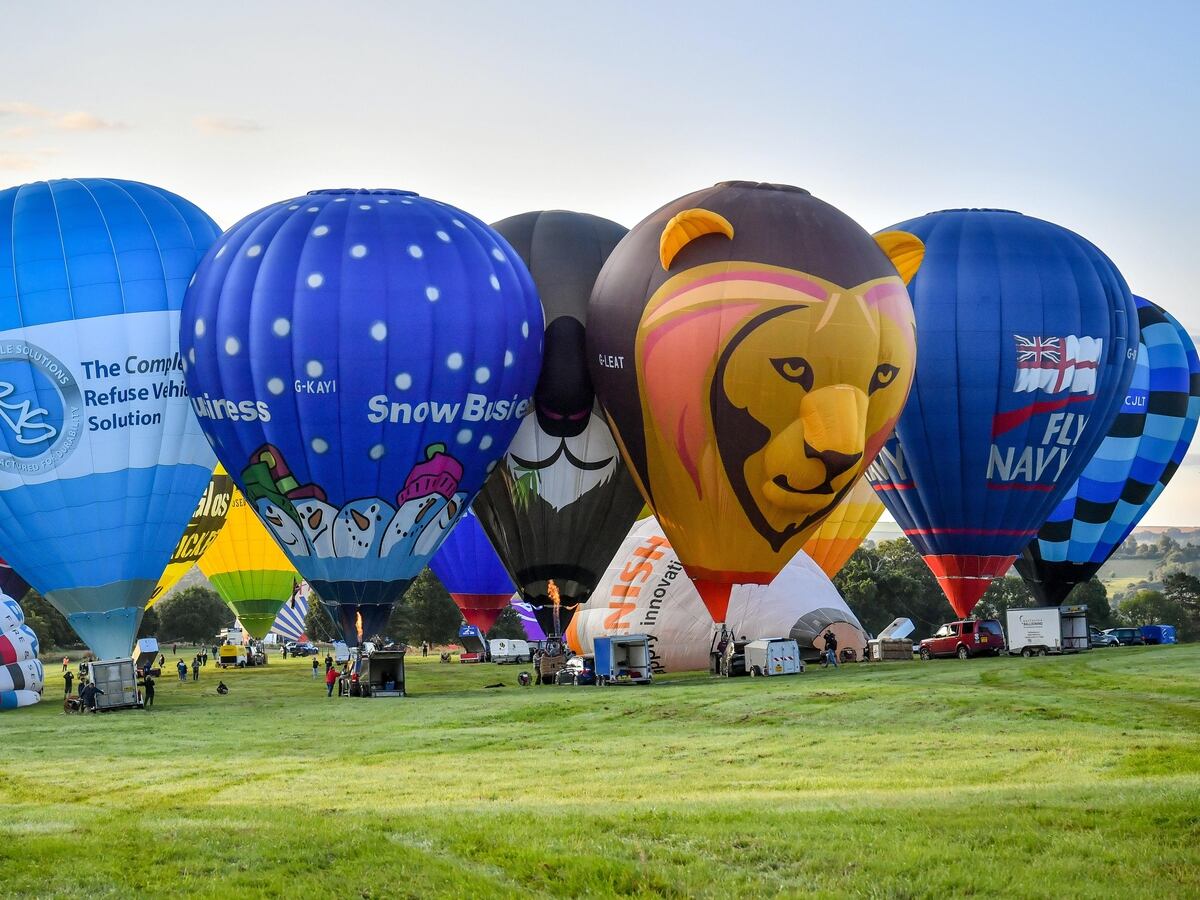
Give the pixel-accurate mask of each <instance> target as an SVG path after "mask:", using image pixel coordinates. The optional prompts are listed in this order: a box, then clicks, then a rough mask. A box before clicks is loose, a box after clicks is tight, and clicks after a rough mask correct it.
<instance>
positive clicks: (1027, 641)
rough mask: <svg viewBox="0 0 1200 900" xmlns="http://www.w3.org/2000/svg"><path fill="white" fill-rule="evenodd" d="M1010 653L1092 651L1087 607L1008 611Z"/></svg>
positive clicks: (1035, 653) (1051, 607)
mask: <svg viewBox="0 0 1200 900" xmlns="http://www.w3.org/2000/svg"><path fill="white" fill-rule="evenodd" d="M1007 625H1008V627H1007V629H1006V630H1007V631H1008V637H1007V643H1008V652H1009V654H1010V655H1013V656H1015V655H1016V654H1018V653H1020V654H1021V655H1022V656H1045V655H1046V654H1047V653H1078V652H1079V651H1081V650H1088V649H1090V648H1091V646H1092V644H1091V641H1090V640H1089V639H1088V623H1087V607H1086V606H1040V607H1030V608H1016V609H1010V610H1009V611H1008V621H1007Z"/></svg>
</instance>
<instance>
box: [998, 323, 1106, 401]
mask: <svg viewBox="0 0 1200 900" xmlns="http://www.w3.org/2000/svg"><path fill="white" fill-rule="evenodd" d="M1013 341H1014V343H1015V344H1016V351H1017V380H1016V384H1014V385H1013V390H1014V391H1016V392H1017V393H1024V392H1032V391H1043V392H1045V393H1048V394H1058V393H1061V392H1063V391H1068V392H1070V393H1072V394H1086V395H1091V394H1094V393H1095V392H1096V369H1097V367H1098V366H1099V361H1100V355H1101V352H1102V350H1103V348H1104V341H1103V340H1102V339H1101V338H1093V337H1080V336H1078V335H1074V334H1068V335H1066V336H1065V337H1064V336H1062V335H1056V336H1054V337H1027V336H1025V335H1023V334H1014V335H1013Z"/></svg>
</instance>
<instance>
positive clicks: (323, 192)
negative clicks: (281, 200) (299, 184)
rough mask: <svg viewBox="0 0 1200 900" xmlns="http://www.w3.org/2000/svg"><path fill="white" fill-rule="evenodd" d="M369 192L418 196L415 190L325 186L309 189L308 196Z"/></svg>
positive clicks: (344, 195)
mask: <svg viewBox="0 0 1200 900" xmlns="http://www.w3.org/2000/svg"><path fill="white" fill-rule="evenodd" d="M363 194H370V195H372V196H376V197H420V196H421V195H420V194H418V193H417V192H416V191H396V190H392V189H390V188H326V189H325V190H321V191H309V192H308V196H310V197H358V196H361V195H363Z"/></svg>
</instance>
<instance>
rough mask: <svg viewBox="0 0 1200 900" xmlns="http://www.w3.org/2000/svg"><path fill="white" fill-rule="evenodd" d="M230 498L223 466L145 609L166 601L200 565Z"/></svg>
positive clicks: (230, 494) (231, 491)
mask: <svg viewBox="0 0 1200 900" xmlns="http://www.w3.org/2000/svg"><path fill="white" fill-rule="evenodd" d="M232 497H233V479H232V478H230V477H229V473H228V472H226V471H225V468H224V467H223V466H217V468H216V470H215V471H214V472H213V474H212V480H211V481H209V483H208V487H207V488H205V489H204V493H203V494H201V495H200V502H199V503H197V504H196V509H195V511H194V512H193V513H192V518H191V521H189V522H188V524H187V528H185V529H184V531H183V536H182V537H181V538H180V539H179V543H178V544H176V545H175V552H174V553H172V554H171V561H170V562H169V563H167V568H166V571H165V572H163V573H162V577H160V578H159V579H158V584H156V585H155V586H154V593H153V594H151V595H150V601H149V602H148V603H147V604H146V608H147V609H149V608H150V607H151V606H153V605H154V604H155V603H157V602H158V601H159V600H161V599H162V598H163V597H165V596H166V595H167V593H168V592H169V591H170V590H171V588H173V587H175V585H177V584H178V583H179V579H181V578H182V577H183V576H184V575H186V574H187V573H188V570H189V569H191V567H192V566H194V565H195V564H196V563H198V562H199V561H200V557H202V556H203V555H204V553H205V551H206V550H208V548H209V547H210V546H211V545H212V542H213V541H214V540H216V537H217V532H219V531H220V530H221V526H222V525H224V524H225V516H226V515H227V514H228V513H229V502H230V500H231V498H232Z"/></svg>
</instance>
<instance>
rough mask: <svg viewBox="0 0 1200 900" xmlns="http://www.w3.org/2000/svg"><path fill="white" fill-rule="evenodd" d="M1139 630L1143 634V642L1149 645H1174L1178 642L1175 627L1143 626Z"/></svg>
mask: <svg viewBox="0 0 1200 900" xmlns="http://www.w3.org/2000/svg"><path fill="white" fill-rule="evenodd" d="M1138 630H1139V631H1141V633H1142V640H1144V641H1145V642H1146V643H1147V644H1174V643H1175V642H1176V638H1175V626H1174V625H1143V626H1142V627H1141V628H1140V629H1138Z"/></svg>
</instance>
